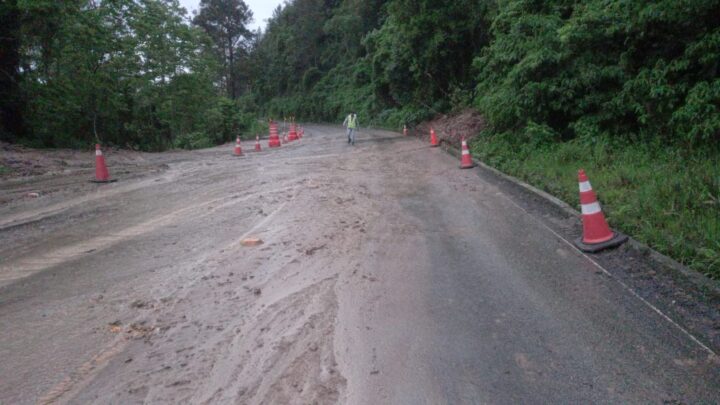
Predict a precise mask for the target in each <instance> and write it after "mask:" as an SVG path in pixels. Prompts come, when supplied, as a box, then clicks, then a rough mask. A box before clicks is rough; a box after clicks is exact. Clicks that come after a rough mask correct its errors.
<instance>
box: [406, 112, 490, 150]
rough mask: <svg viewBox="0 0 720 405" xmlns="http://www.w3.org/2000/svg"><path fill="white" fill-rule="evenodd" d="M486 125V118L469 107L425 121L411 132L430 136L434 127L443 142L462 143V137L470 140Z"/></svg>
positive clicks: (425, 136)
mask: <svg viewBox="0 0 720 405" xmlns="http://www.w3.org/2000/svg"><path fill="white" fill-rule="evenodd" d="M486 127H487V124H486V122H485V118H484V117H483V116H482V115H480V113H479V112H478V111H475V110H473V109H467V110H465V111H463V112H461V113H460V114H457V115H439V116H437V117H435V119H433V120H432V121H426V122H423V123H421V124H419V125H418V126H417V127H415V128H413V129H412V132H411V134H413V135H416V136H420V137H422V138H429V137H430V129H431V128H432V129H434V130H435V133H436V134H437V136H438V137H439V138H440V142H441V143H442V142H447V143H450V144H452V145H460V140H461V138H462V137H465V139H467V140H468V141H469V140H471V139H473V138H474V137H475V136H477V134H478V133H480V131H482V130H483V129H485V128H486Z"/></svg>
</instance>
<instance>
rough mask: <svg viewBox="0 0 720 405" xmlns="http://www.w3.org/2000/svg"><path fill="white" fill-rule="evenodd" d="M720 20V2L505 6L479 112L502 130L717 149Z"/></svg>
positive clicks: (520, 1)
mask: <svg viewBox="0 0 720 405" xmlns="http://www.w3.org/2000/svg"><path fill="white" fill-rule="evenodd" d="M719 13H720V2H718V1H716V0H714V1H711V0H708V1H689V0H685V1H675V0H673V1H670V0H667V1H660V2H654V3H645V2H622V1H610V0H592V1H584V2H578V1H567V0H556V1H549V2H543V3H542V5H540V6H539V5H538V3H537V2H533V1H527V0H508V1H503V2H499V7H498V14H497V16H496V17H495V18H494V20H493V25H492V35H493V39H492V41H491V43H490V45H489V46H488V47H487V48H486V49H485V50H484V51H483V53H482V55H481V56H479V57H477V58H476V59H475V61H474V65H475V67H476V68H477V69H478V70H479V75H478V84H477V91H478V96H477V98H476V106H477V107H478V108H480V109H481V110H482V111H483V112H484V113H485V114H486V117H487V119H488V122H489V123H490V124H491V125H492V128H493V129H494V130H496V131H500V132H503V131H517V132H522V130H523V129H524V128H525V127H526V126H528V124H529V123H531V122H537V123H544V124H546V125H548V126H550V127H551V128H553V130H555V131H556V132H558V133H559V134H561V139H565V140H567V139H572V138H575V137H577V136H587V135H589V134H591V135H593V136H597V135H599V134H609V135H612V136H618V137H624V138H633V139H638V138H639V139H654V138H660V139H663V140H664V141H666V142H671V143H674V144H677V145H682V146H684V147H696V146H699V145H703V144H707V143H708V142H713V143H715V142H717V141H718V140H719V139H720V138H719V137H720V135H719V134H720V127H719V126H718V123H719V117H720V115H719V112H718V111H719V110H718V101H720V99H719V98H718V83H717V81H718V74H719V69H720V65H719V62H720V47H718V45H720V30H719V29H718V28H717V24H716V20H715V18H714V17H711V16H715V15H718V14H719Z"/></svg>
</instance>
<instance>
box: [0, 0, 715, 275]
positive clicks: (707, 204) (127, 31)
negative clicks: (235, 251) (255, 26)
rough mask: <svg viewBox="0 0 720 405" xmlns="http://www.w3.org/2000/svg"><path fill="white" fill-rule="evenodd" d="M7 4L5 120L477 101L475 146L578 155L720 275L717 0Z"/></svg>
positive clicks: (41, 127)
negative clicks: (268, 10) (479, 122)
mask: <svg viewBox="0 0 720 405" xmlns="http://www.w3.org/2000/svg"><path fill="white" fill-rule="evenodd" d="M0 7H2V9H1V10H2V12H1V13H0V18H1V19H2V21H0V22H2V24H0V30H1V31H2V32H0V34H2V35H0V38H3V39H2V40H1V41H2V46H3V47H4V49H8V50H9V52H6V53H4V54H3V56H2V57H3V58H4V59H3V60H2V61H0V62H2V66H3V69H5V73H6V74H5V75H4V76H3V77H2V78H0V82H1V83H2V85H3V87H2V89H0V90H2V91H4V92H5V94H6V95H9V96H7V97H5V98H3V100H4V101H3V103H4V104H3V105H2V113H3V119H4V125H3V128H2V129H1V130H2V137H3V138H4V139H5V140H10V141H15V142H18V141H19V142H23V143H26V144H29V145H34V146H76V147H87V145H88V144H90V143H92V142H93V141H94V139H95V138H96V137H97V138H100V139H102V140H103V141H104V142H109V143H113V144H116V145H119V146H123V147H133V148H140V149H146V150H162V149H165V148H169V147H185V148H197V147H205V146H210V145H214V144H218V143H220V142H224V141H227V140H230V139H232V138H233V137H234V136H235V135H237V134H244V135H247V136H254V135H253V133H254V132H257V131H260V130H262V129H263V128H262V127H261V125H262V124H261V123H260V122H258V121H257V118H258V117H275V118H280V117H284V116H288V115H296V116H297V117H298V119H300V120H305V121H326V122H336V123H339V122H341V121H342V118H343V116H344V115H345V114H347V113H348V112H349V111H351V110H354V111H356V112H357V113H358V115H359V117H360V122H361V124H363V125H376V126H384V127H390V128H395V129H399V128H401V127H402V125H404V124H407V125H409V126H410V127H412V126H414V125H417V124H420V123H422V122H424V121H427V120H430V119H432V118H433V117H435V116H436V115H438V114H452V113H454V112H458V111H463V110H466V109H467V108H469V107H470V108H474V109H476V110H477V111H479V112H480V113H481V114H482V115H483V117H484V119H485V122H486V124H487V125H486V129H485V130H483V131H482V132H481V133H480V134H466V135H468V136H475V137H474V139H473V141H472V148H473V151H474V153H475V154H476V155H478V156H480V157H481V158H482V159H484V160H486V161H487V162H489V163H490V164H492V165H494V166H497V167H498V168H500V169H502V170H504V171H506V172H508V173H509V174H512V175H516V176H518V177H520V178H523V179H524V180H526V181H528V182H530V183H531V184H534V185H536V186H539V187H541V188H543V189H545V190H547V191H549V192H551V193H553V194H555V195H557V196H559V197H561V198H563V199H564V200H565V201H568V202H570V203H577V198H578V197H577V184H576V181H577V179H576V172H577V169H578V168H580V167H583V168H585V169H586V170H588V174H589V175H590V178H591V181H592V182H593V184H594V185H595V187H596V189H597V190H598V192H599V193H600V198H601V202H602V203H603V205H604V207H605V209H606V214H607V215H608V216H609V218H610V221H611V224H612V225H613V226H615V227H618V228H619V229H621V230H623V231H625V232H627V233H629V234H631V235H633V236H635V237H636V238H638V239H639V240H641V241H643V242H646V243H647V244H649V245H651V246H652V247H654V248H656V249H658V250H660V251H661V252H663V253H667V254H669V255H670V256H672V257H674V258H675V259H677V260H679V261H681V262H683V263H685V264H687V265H689V266H691V267H693V268H695V269H697V270H699V271H701V272H703V273H705V274H707V275H708V276H711V277H714V278H720V25H718V23H717V16H718V15H720V0H660V1H654V2H639V1H638V2H633V1H620V0H584V1H580V0H548V1H534V0H439V1H438V0H432V1H431V0H413V1H411V0H386V1H381V0H294V1H289V2H288V3H286V4H285V6H284V7H280V8H278V9H277V10H276V12H275V15H274V16H273V18H272V19H271V20H270V21H269V23H268V26H267V28H266V30H265V31H263V32H250V31H248V29H247V24H248V22H249V21H250V18H251V17H252V15H251V12H250V11H249V10H248V9H247V6H246V5H245V3H243V2H242V1H240V0H203V1H202V4H201V9H200V13H199V14H198V15H197V16H195V17H193V18H189V17H188V16H187V15H186V14H185V13H184V11H183V10H182V9H181V8H180V7H179V6H178V3H177V1H176V0H114V1H100V0H94V1H91V0H72V1H66V2H55V1H50V0H33V1H30V0H9V1H6V2H3V3H2V5H1V6H0ZM225 17H228V18H225ZM221 21H226V22H228V21H229V22H230V23H227V24H219V22H221ZM8 78H10V79H8Z"/></svg>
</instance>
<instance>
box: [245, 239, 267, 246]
mask: <svg viewBox="0 0 720 405" xmlns="http://www.w3.org/2000/svg"><path fill="white" fill-rule="evenodd" d="M263 243H264V242H263V241H262V239H260V238H245V239H243V240H241V241H240V244H241V245H242V246H245V247H252V246H260V245H262V244H263Z"/></svg>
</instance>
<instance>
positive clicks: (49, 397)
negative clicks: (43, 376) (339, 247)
mask: <svg viewBox="0 0 720 405" xmlns="http://www.w3.org/2000/svg"><path fill="white" fill-rule="evenodd" d="M287 190H293V193H292V196H291V197H290V198H289V199H288V200H287V201H285V202H283V203H281V204H280V206H279V207H277V208H276V209H275V210H274V211H273V212H271V213H270V214H268V215H267V216H266V217H265V218H263V219H262V220H261V221H259V222H258V223H257V224H256V225H254V226H253V227H252V228H250V229H249V230H248V231H247V232H246V233H245V234H243V235H242V236H241V237H240V238H239V239H237V240H234V241H232V242H231V243H229V244H227V245H226V246H223V247H222V248H219V249H218V250H217V251H216V252H210V253H209V254H208V255H206V256H205V257H203V258H202V259H200V260H197V261H196V262H195V263H193V264H191V265H190V267H191V268H200V267H202V265H203V264H207V263H208V262H210V261H211V257H213V256H215V257H217V256H220V254H221V253H222V252H226V251H231V250H232V249H233V248H237V247H238V246H239V244H240V241H241V240H242V239H243V238H245V237H247V236H248V235H250V234H252V233H253V232H255V231H256V230H257V229H258V228H262V227H263V226H265V225H266V224H267V223H268V222H271V221H272V220H273V219H274V218H275V216H276V215H277V214H278V213H279V212H281V211H283V210H284V209H285V208H286V207H287V205H288V204H289V203H291V202H292V201H293V200H294V199H295V197H296V196H297V187H292V188H283V189H276V190H275V191H276V192H278V193H285V192H287ZM249 197H255V195H252V196H248V199H249ZM236 202H237V201H233V202H228V203H226V204H225V205H227V206H229V205H233V204H234V203H236ZM209 203H212V202H208V204H209ZM202 205H207V204H202ZM194 208H197V206H193V207H187V208H186V209H194ZM176 214H177V213H172V214H168V215H176ZM212 278H214V277H213V276H212V275H210V276H209V275H207V274H205V275H197V274H196V275H195V277H193V278H192V279H191V280H190V281H189V282H186V283H184V284H183V285H182V286H181V287H180V288H176V289H174V290H173V291H172V292H169V293H168V294H166V295H165V296H164V297H163V298H162V299H161V300H160V301H164V302H166V303H168V305H166V306H165V308H163V310H164V313H166V314H168V313H172V312H174V311H176V306H178V305H179V304H181V303H183V302H187V301H188V297H189V296H190V295H191V294H192V293H193V290H192V287H193V286H195V285H197V284H198V283H200V282H202V281H207V280H209V279H212ZM181 292H183V293H184V294H182V296H179V297H178V296H177V295H178V294H180V293H181ZM158 310H159V309H158ZM156 312H157V311H156ZM126 324H128V325H129V326H127V327H125V328H121V327H118V329H117V330H115V331H114V332H115V333H121V334H120V335H119V336H118V337H117V338H116V339H114V340H113V341H112V343H111V344H110V345H108V346H106V347H104V348H103V349H102V350H100V351H99V352H98V353H97V354H96V355H95V356H93V357H92V358H91V359H90V360H88V361H86V362H85V363H83V364H82V365H81V366H80V367H78V368H77V369H76V370H74V371H73V372H71V373H69V375H68V376H66V377H65V378H64V379H63V380H62V381H61V382H59V383H58V384H56V385H55V386H53V387H52V388H51V389H50V390H48V391H47V393H46V394H44V395H43V396H41V397H40V398H39V399H38V401H37V403H40V404H55V403H69V402H72V401H73V400H74V399H76V397H77V396H78V394H80V393H81V392H82V390H83V389H85V388H86V387H88V386H89V385H90V384H91V383H92V381H93V380H94V379H95V378H97V376H98V375H100V374H101V373H102V372H103V371H104V370H105V369H106V367H107V366H108V365H109V364H111V362H112V361H113V360H115V359H116V357H117V356H118V355H120V354H122V353H124V352H125V351H126V350H127V349H128V346H129V345H130V344H131V343H132V342H133V341H134V340H137V339H144V340H145V341H146V342H148V341H150V339H151V338H152V336H153V334H155V333H158V332H160V331H161V330H167V329H169V328H170V326H168V325H151V324H149V323H148V319H147V316H146V315H140V316H137V317H136V318H135V319H134V320H132V321H129V322H126ZM182 385H185V383H183V382H182V381H180V383H172V384H170V386H171V387H179V386H182ZM130 391H131V393H137V391H135V392H132V391H133V390H130ZM95 399H97V398H95Z"/></svg>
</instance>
